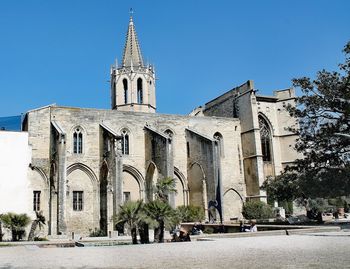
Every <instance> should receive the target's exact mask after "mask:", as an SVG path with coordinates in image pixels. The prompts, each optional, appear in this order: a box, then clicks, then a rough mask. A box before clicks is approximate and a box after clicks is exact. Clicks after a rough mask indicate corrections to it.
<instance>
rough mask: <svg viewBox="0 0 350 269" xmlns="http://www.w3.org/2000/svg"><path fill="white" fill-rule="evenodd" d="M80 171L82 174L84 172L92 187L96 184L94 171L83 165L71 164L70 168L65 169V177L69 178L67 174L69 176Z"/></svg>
mask: <svg viewBox="0 0 350 269" xmlns="http://www.w3.org/2000/svg"><path fill="white" fill-rule="evenodd" d="M77 169H80V170H82V171H83V172H85V173H86V174H87V175H88V177H89V178H90V180H91V182H92V183H93V186H95V185H96V183H97V181H98V180H97V177H96V175H95V173H94V171H93V170H92V169H91V168H90V167H88V166H87V165H85V164H83V163H73V164H71V165H70V166H68V167H67V177H68V176H69V174H71V173H72V172H73V171H75V170H77Z"/></svg>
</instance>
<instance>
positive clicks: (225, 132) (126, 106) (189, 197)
mask: <svg viewBox="0 0 350 269" xmlns="http://www.w3.org/2000/svg"><path fill="white" fill-rule="evenodd" d="M110 76H111V109H108V110H107V109H85V108H76V107H62V106H57V105H50V106H47V107H42V108H38V109H34V110H31V111H29V112H27V114H26V115H25V117H24V120H23V126H22V128H23V131H25V132H27V134H28V144H29V145H30V147H31V159H30V165H29V168H28V175H27V177H28V181H29V186H28V190H29V192H30V195H29V196H28V202H27V203H28V205H29V206H30V208H29V209H28V210H29V211H30V212H31V214H32V215H33V214H34V212H35V211H39V210H41V211H42V212H43V214H44V216H45V218H46V220H47V221H48V225H46V227H45V231H44V233H45V234H46V235H52V236H56V235H69V234H71V233H72V232H74V233H76V234H81V235H88V234H89V233H90V231H92V230H94V229H95V228H97V229H101V230H102V231H104V232H105V233H106V234H107V232H108V231H113V230H115V229H116V227H115V223H113V220H112V216H113V215H114V214H116V213H118V209H119V205H122V204H123V203H124V202H125V201H129V200H132V201H136V200H140V199H142V200H143V201H146V202H147V201H151V200H152V199H154V197H153V196H154V194H153V190H152V186H153V185H154V184H155V183H156V182H157V180H159V179H162V178H164V177H172V178H174V179H175V182H176V189H177V193H176V194H172V195H171V196H170V197H169V203H170V204H171V206H173V207H177V206H180V205H195V206H200V207H202V208H203V209H204V210H205V212H206V218H207V219H208V218H209V216H208V213H207V212H208V206H209V204H213V203H214V204H216V205H217V207H216V208H217V210H216V215H215V214H214V216H213V218H215V219H216V220H220V217H222V219H223V220H224V221H228V220H232V219H237V218H241V217H242V215H241V210H242V205H243V202H244V201H245V200H247V199H261V200H265V201H266V194H265V193H264V192H262V191H261V190H260V188H259V186H260V185H261V184H262V183H263V181H264V180H265V179H266V177H267V176H270V175H272V176H273V175H277V174H279V173H280V172H281V171H282V169H283V168H284V167H285V166H286V165H288V164H290V163H292V162H293V161H294V160H295V159H296V158H297V155H296V152H295V151H294V150H293V145H294V143H295V139H296V136H295V135H294V134H293V133H290V132H289V131H288V130H287V129H286V127H288V126H293V125H294V124H296V123H295V119H293V118H291V117H290V116H289V114H288V112H287V111H286V109H285V108H286V106H287V105H294V100H295V95H294V90H293V89H286V90H279V91H275V92H274V95H273V96H261V95H258V94H257V92H256V90H255V88H254V83H253V81H251V80H249V81H247V82H246V83H244V84H243V85H241V86H239V87H235V88H233V89H232V90H230V91H228V92H226V93H224V94H223V95H221V96H219V97H217V98H215V99H214V100H211V101H209V102H208V103H206V104H205V105H202V106H200V107H198V108H196V109H194V110H193V111H192V112H191V113H190V114H189V115H184V116H183V115H167V114H158V113H157V112H156V107H157V106H156V79H155V78H156V76H155V71H154V68H153V67H152V66H151V65H146V64H145V62H144V61H143V58H142V53H141V48H140V43H139V41H138V39H137V35H136V31H135V25H134V22H133V19H132V17H131V18H130V21H129V26H128V31H127V36H126V42H125V47H124V52H123V57H122V61H121V62H120V63H119V64H115V65H114V66H112V68H111V72H110Z"/></svg>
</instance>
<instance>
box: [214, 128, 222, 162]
mask: <svg viewBox="0 0 350 269" xmlns="http://www.w3.org/2000/svg"><path fill="white" fill-rule="evenodd" d="M214 140H215V141H216V143H217V145H218V150H219V156H220V157H224V143H223V142H224V141H223V139H222V134H220V133H219V132H216V133H215V134H214Z"/></svg>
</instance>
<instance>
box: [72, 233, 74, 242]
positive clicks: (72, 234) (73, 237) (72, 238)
mask: <svg viewBox="0 0 350 269" xmlns="http://www.w3.org/2000/svg"><path fill="white" fill-rule="evenodd" d="M72 240H74V232H72Z"/></svg>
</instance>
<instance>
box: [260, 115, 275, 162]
mask: <svg viewBox="0 0 350 269" xmlns="http://www.w3.org/2000/svg"><path fill="white" fill-rule="evenodd" d="M259 129H260V140H261V151H262V155H263V161H264V162H271V161H272V156H271V153H272V152H271V131H270V128H269V125H268V123H267V122H266V120H265V119H264V118H263V117H260V116H259Z"/></svg>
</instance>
